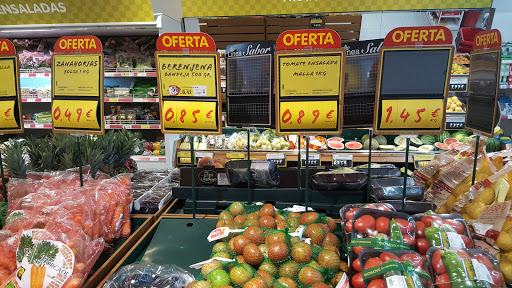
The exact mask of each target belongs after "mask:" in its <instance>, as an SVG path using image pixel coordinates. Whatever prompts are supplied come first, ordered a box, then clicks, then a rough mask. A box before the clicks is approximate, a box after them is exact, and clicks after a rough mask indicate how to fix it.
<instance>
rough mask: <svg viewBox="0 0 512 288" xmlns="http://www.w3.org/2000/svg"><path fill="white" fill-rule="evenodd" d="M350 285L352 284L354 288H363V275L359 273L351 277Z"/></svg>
mask: <svg viewBox="0 0 512 288" xmlns="http://www.w3.org/2000/svg"><path fill="white" fill-rule="evenodd" d="M350 283H352V287H354V288H364V281H363V273H361V272H359V273H357V274H355V275H354V276H352V280H351V281H350Z"/></svg>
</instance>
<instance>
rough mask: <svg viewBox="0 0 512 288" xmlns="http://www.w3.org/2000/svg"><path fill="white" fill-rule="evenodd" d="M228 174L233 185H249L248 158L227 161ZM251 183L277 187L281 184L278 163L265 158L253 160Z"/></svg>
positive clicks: (258, 185) (259, 185)
mask: <svg viewBox="0 0 512 288" xmlns="http://www.w3.org/2000/svg"><path fill="white" fill-rule="evenodd" d="M226 174H227V177H228V181H229V184H230V185H231V186H235V187H245V186H247V183H248V178H249V177H248V174H247V160H235V161H229V162H226ZM251 185H255V186H257V187H275V186H277V185H279V171H278V169H277V165H276V163H274V162H272V161H265V160H251Z"/></svg>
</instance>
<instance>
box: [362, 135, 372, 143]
mask: <svg viewBox="0 0 512 288" xmlns="http://www.w3.org/2000/svg"><path fill="white" fill-rule="evenodd" d="M368 139H370V134H364V135H363V138H361V143H364V142H366V140H368Z"/></svg>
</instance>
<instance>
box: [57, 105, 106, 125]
mask: <svg viewBox="0 0 512 288" xmlns="http://www.w3.org/2000/svg"><path fill="white" fill-rule="evenodd" d="M97 110H98V101H87V100H53V102H52V120H53V127H54V129H55V130H71V131H74V130H91V131H94V130H99V129H101V126H102V125H101V123H100V119H98V117H97Z"/></svg>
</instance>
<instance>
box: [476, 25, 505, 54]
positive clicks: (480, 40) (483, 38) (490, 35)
mask: <svg viewBox="0 0 512 288" xmlns="http://www.w3.org/2000/svg"><path fill="white" fill-rule="evenodd" d="M495 47H501V33H500V30H498V29H492V30H487V31H482V32H479V33H477V34H476V35H475V42H474V43H473V49H475V50H477V49H484V48H495Z"/></svg>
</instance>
